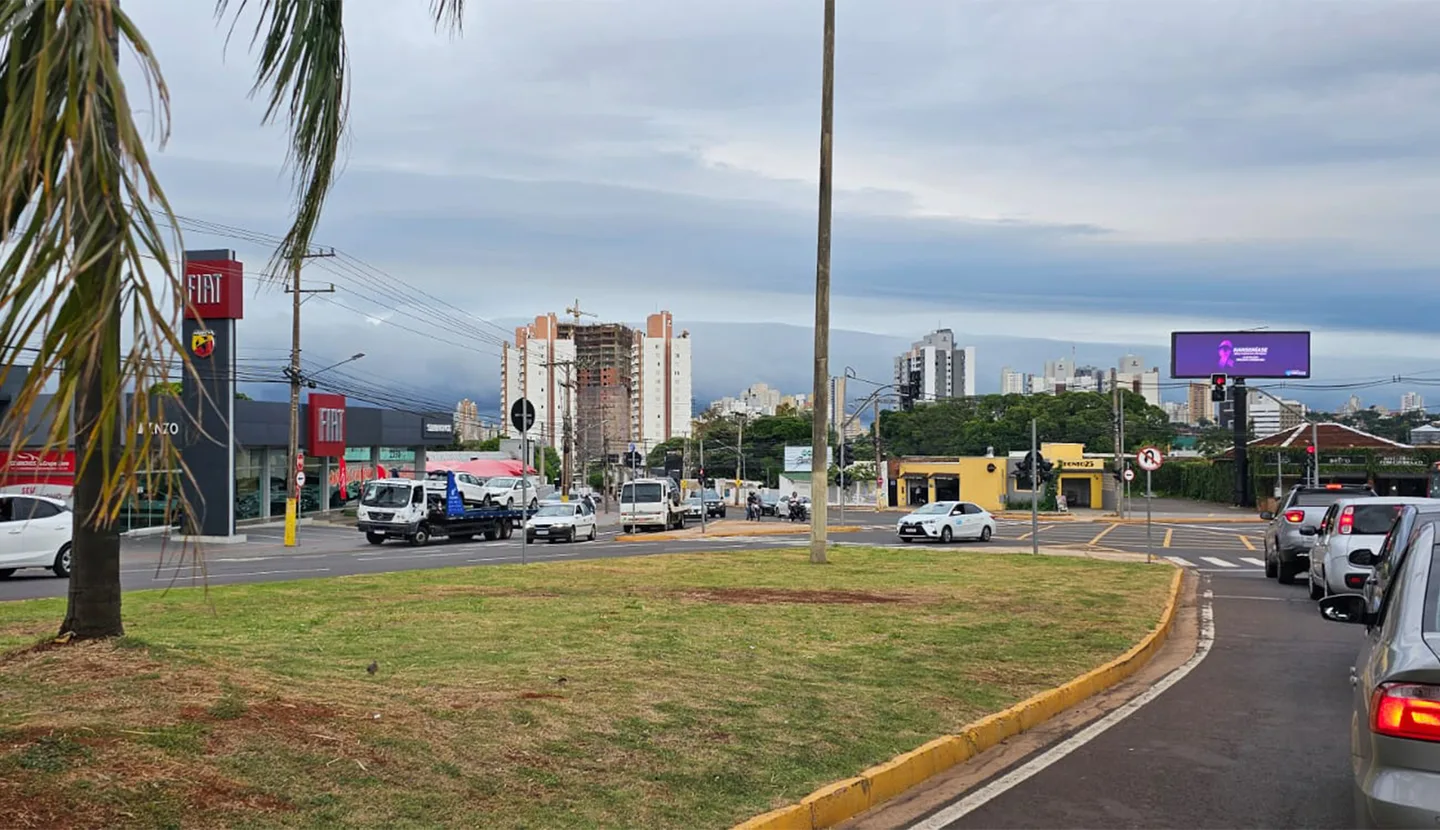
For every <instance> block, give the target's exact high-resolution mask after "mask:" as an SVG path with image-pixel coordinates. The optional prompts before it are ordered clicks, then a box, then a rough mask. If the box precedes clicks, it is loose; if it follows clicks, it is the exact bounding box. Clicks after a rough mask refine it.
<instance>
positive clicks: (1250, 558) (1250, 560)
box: [1240, 556, 1265, 568]
mask: <svg viewBox="0 0 1440 830" xmlns="http://www.w3.org/2000/svg"><path fill="white" fill-rule="evenodd" d="M1240 561H1241V562H1244V563H1245V564H1247V565H1254V566H1255V567H1257V568H1263V567H1265V563H1264V562H1261V561H1260V560H1259V559H1256V558H1255V557H1253V556H1242V557H1240Z"/></svg>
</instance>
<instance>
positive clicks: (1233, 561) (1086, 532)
mask: <svg viewBox="0 0 1440 830" xmlns="http://www.w3.org/2000/svg"><path fill="white" fill-rule="evenodd" d="M900 515H902V514H900V513H880V514H877V513H873V512H868V511H865V512H856V511H851V512H849V513H847V515H846V517H845V521H844V523H845V524H847V525H854V526H857V527H859V528H860V530H859V531H857V532H850V533H837V534H835V535H834V536H833V537H832V539H833V541H835V542H837V543H840V544H865V545H897V544H900V543H899V541H898V540H897V538H896V536H895V522H896V520H897V519H898V518H899V516H900ZM612 518H613V517H612ZM831 521H832V522H833V523H835V524H839V523H840V522H839V516H838V514H837V513H836V512H834V511H832V513H831ZM767 523H768V524H773V523H775V520H767ZM1261 527H1262V525H1260V524H1258V523H1257V524H1255V525H1254V526H1253V528H1252V527H1251V526H1250V525H1243V526H1242V525H1217V526H1214V527H1211V526H1196V525H1187V524H1173V525H1172V524H1165V523H1163V522H1157V523H1156V524H1155V526H1154V528H1153V529H1152V538H1153V541H1154V545H1155V553H1156V555H1161V556H1167V557H1168V558H1170V559H1172V560H1173V561H1175V562H1176V563H1177V564H1180V565H1183V566H1186V567H1193V568H1196V569H1197V570H1199V571H1202V572H1217V573H1219V572H1230V571H1234V572H1237V573H1259V572H1260V571H1261V568H1262V563H1261V561H1260V560H1259V559H1258V558H1256V555H1255V554H1254V552H1253V548H1255V547H1258V546H1259V538H1260V533H1261ZM617 530H618V528H616V527H615V526H614V525H610V526H602V527H601V528H600V531H599V539H597V541H595V542H580V543H576V544H563V543H562V544H554V545H552V544H548V543H544V544H537V545H530V546H528V548H527V549H526V550H525V551H524V553H523V554H522V550H521V543H520V538H519V537H518V536H516V537H512V538H510V539H508V540H499V539H497V540H495V541H490V542H487V541H483V540H477V541H473V542H465V543H451V542H449V541H447V540H437V541H435V542H433V543H431V544H430V545H428V546H426V547H424V548H411V547H408V546H406V545H404V544H403V543H399V542H387V543H386V544H384V545H382V546H380V547H374V546H371V545H369V544H367V543H366V542H365V540H364V539H363V537H361V536H360V534H359V533H358V532H357V531H355V530H354V529H353V528H350V527H344V526H335V525H324V524H315V525H307V526H304V527H301V528H300V533H299V539H300V545H299V546H298V547H296V548H288V549H287V548H286V547H285V546H284V545H283V537H282V535H281V530H280V528H278V527H273V526H270V527H261V528H249V529H247V530H245V533H246V535H247V541H246V542H244V543H241V544H236V545H211V546H209V547H207V548H206V550H205V555H204V566H203V567H204V569H203V572H202V571H201V570H200V569H199V568H198V567H197V566H196V563H195V557H194V550H193V549H192V548H188V547H186V546H183V545H181V544H179V543H177V542H167V541H165V540H164V539H162V538H160V537H148V538H138V539H125V540H124V542H123V544H122V548H121V580H122V584H123V585H124V587H125V589H126V590H139V589H145V588H163V587H167V586H170V585H187V584H201V583H202V582H203V583H208V584H210V585H224V584H228V583H236V582H269V581H280V580H286V579H305V578H313V577H328V576H343V575H347V574H359V573H384V572H390V571H401V570H416V569H422V568H440V567H456V566H465V565H495V564H515V563H519V562H521V561H522V556H523V559H524V561H533V562H545V561H562V560H566V559H598V558H604V557H611V556H644V555H651V554H657V553H683V552H696V551H707V550H729V549H738V548H762V547H792V546H799V545H804V544H806V543H807V538H808V537H807V536H806V535H805V534H804V533H803V532H802V533H800V534H797V535H795V536H780V537H775V536H772V537H749V538H739V537H722V538H714V539H699V538H697V539H684V540H681V539H669V540H658V541H655V542H617V541H615V536H616V534H617ZM1040 540H1041V544H1042V545H1048V544H1054V545H1066V546H1076V545H1080V546H1086V545H1089V546H1091V547H1094V548H1096V549H1110V550H1124V551H1131V552H1144V551H1145V550H1146V536H1145V527H1144V526H1143V525H1123V524H1116V525H1113V526H1112V524H1109V523H1090V522H1053V523H1041V526H1040ZM1250 540H1254V541H1250ZM920 544H924V543H920ZM970 544H973V543H970ZM991 545H992V546H1000V545H1003V546H1007V547H1027V546H1029V545H1030V524H1029V522H1024V521H1011V520H1001V521H1000V522H999V526H998V529H997V533H996V535H995V540H994V541H993V542H992V543H991ZM967 546H968V545H967V544H957V545H955V549H956V550H964V549H965V548H966V547H967ZM65 591H66V583H65V580H61V579H56V578H55V577H54V576H52V575H51V574H50V572H49V571H42V570H22V571H19V572H17V573H16V574H15V575H14V576H13V577H11V578H10V579H8V580H3V581H0V601H5V600H14V599H30V598H35V597H47V596H63V595H64V594H65Z"/></svg>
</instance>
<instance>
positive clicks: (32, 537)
mask: <svg viewBox="0 0 1440 830" xmlns="http://www.w3.org/2000/svg"><path fill="white" fill-rule="evenodd" d="M74 527H75V516H74V514H73V513H71V512H70V508H69V507H67V506H66V505H65V502H64V501H62V500H61V499H52V498H50V497H48V496H0V579H9V578H10V577H11V576H12V575H13V574H14V573H15V571H16V570H18V569H20V568H48V569H49V570H52V571H54V572H55V575H56V576H59V577H67V576H69V575H70V537H71V533H72V532H73V531H74Z"/></svg>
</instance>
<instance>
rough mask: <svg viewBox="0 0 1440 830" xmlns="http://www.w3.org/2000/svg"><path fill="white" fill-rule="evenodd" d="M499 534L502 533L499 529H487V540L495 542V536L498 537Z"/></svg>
mask: <svg viewBox="0 0 1440 830" xmlns="http://www.w3.org/2000/svg"><path fill="white" fill-rule="evenodd" d="M499 535H500V531H498V530H487V531H485V541H487V542H493V541H495V537H496V536H499Z"/></svg>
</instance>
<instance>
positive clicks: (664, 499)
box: [620, 478, 685, 533]
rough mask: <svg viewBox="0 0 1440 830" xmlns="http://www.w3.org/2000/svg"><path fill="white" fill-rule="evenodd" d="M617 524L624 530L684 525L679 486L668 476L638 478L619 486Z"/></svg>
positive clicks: (683, 510)
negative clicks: (618, 518)
mask: <svg viewBox="0 0 1440 830" xmlns="http://www.w3.org/2000/svg"><path fill="white" fill-rule="evenodd" d="M620 525H621V527H623V528H624V530H625V532H626V533H632V532H634V531H635V529H636V528H641V527H649V528H657V529H659V530H679V529H681V528H683V527H685V508H684V507H683V506H682V505H681V503H680V488H679V487H678V486H677V485H676V484H675V481H674V480H673V479H669V478H640V479H636V480H635V481H629V482H626V483H625V484H624V486H622V487H621V488H620Z"/></svg>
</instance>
